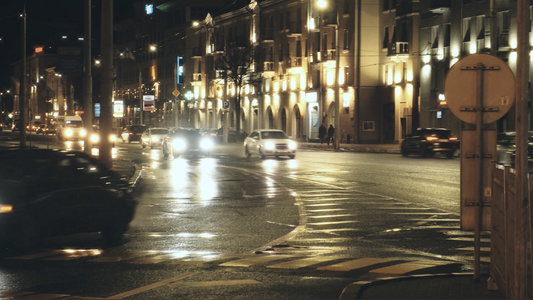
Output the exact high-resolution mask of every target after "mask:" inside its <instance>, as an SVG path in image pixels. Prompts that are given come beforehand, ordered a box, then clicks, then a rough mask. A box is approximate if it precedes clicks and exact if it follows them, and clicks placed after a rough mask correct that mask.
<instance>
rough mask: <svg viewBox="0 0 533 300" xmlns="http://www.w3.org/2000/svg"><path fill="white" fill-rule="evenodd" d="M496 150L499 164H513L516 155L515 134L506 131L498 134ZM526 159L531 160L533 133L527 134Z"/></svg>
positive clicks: (532, 154) (532, 156)
mask: <svg viewBox="0 0 533 300" xmlns="http://www.w3.org/2000/svg"><path fill="white" fill-rule="evenodd" d="M496 149H497V152H498V162H499V163H503V164H511V165H512V164H514V160H515V154H516V132H514V131H506V132H500V133H498V135H497V145H496ZM527 158H528V159H532V158H533V131H529V132H528V141H527Z"/></svg>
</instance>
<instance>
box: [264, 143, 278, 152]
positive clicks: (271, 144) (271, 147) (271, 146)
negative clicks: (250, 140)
mask: <svg viewBox="0 0 533 300" xmlns="http://www.w3.org/2000/svg"><path fill="white" fill-rule="evenodd" d="M274 148H276V145H274V142H266V143H265V149H266V150H274Z"/></svg>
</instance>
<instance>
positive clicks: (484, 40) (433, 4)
mask: <svg viewBox="0 0 533 300" xmlns="http://www.w3.org/2000/svg"><path fill="white" fill-rule="evenodd" d="M491 6H492V8H493V9H492V10H491ZM530 10H531V9H530ZM491 15H492V16H493V17H491ZM420 16H421V21H420V46H419V50H417V51H418V52H419V53H420V59H419V61H420V87H421V88H420V126H422V127H447V128H450V129H452V130H453V131H454V132H457V133H458V132H459V131H460V130H461V129H462V126H463V125H462V124H461V122H460V120H458V119H457V118H456V117H454V116H453V115H452V113H451V111H450V110H449V109H448V108H447V106H446V99H445V98H444V84H445V79H446V74H447V73H448V71H449V69H450V68H451V67H452V66H453V65H454V64H455V63H456V62H457V61H458V60H459V59H461V58H463V57H465V56H467V55H471V54H476V53H486V54H492V55H495V56H497V57H499V58H501V59H502V60H503V61H505V62H507V64H508V65H509V66H510V68H511V69H512V70H513V71H514V72H516V46H517V40H516V1H503V0H461V1H450V0H448V1H445V0H441V1H420ZM530 43H531V41H530ZM530 77H531V75H530ZM514 118H515V117H514V109H513V108H512V109H511V110H510V111H509V113H508V114H507V115H506V116H505V117H503V118H502V119H501V120H499V121H498V131H504V130H509V131H512V130H514Z"/></svg>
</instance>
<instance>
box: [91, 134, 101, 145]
mask: <svg viewBox="0 0 533 300" xmlns="http://www.w3.org/2000/svg"><path fill="white" fill-rule="evenodd" d="M98 140H100V136H98V134H96V133H93V134H91V142H93V143H98Z"/></svg>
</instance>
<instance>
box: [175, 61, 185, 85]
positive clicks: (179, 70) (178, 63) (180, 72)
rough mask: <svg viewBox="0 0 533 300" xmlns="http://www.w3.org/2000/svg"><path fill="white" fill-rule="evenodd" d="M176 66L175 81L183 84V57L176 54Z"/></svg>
mask: <svg viewBox="0 0 533 300" xmlns="http://www.w3.org/2000/svg"><path fill="white" fill-rule="evenodd" d="M176 67H177V72H176V73H177V74H176V82H177V83H178V84H183V83H184V80H183V57H181V56H178V57H177V59H176Z"/></svg>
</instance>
